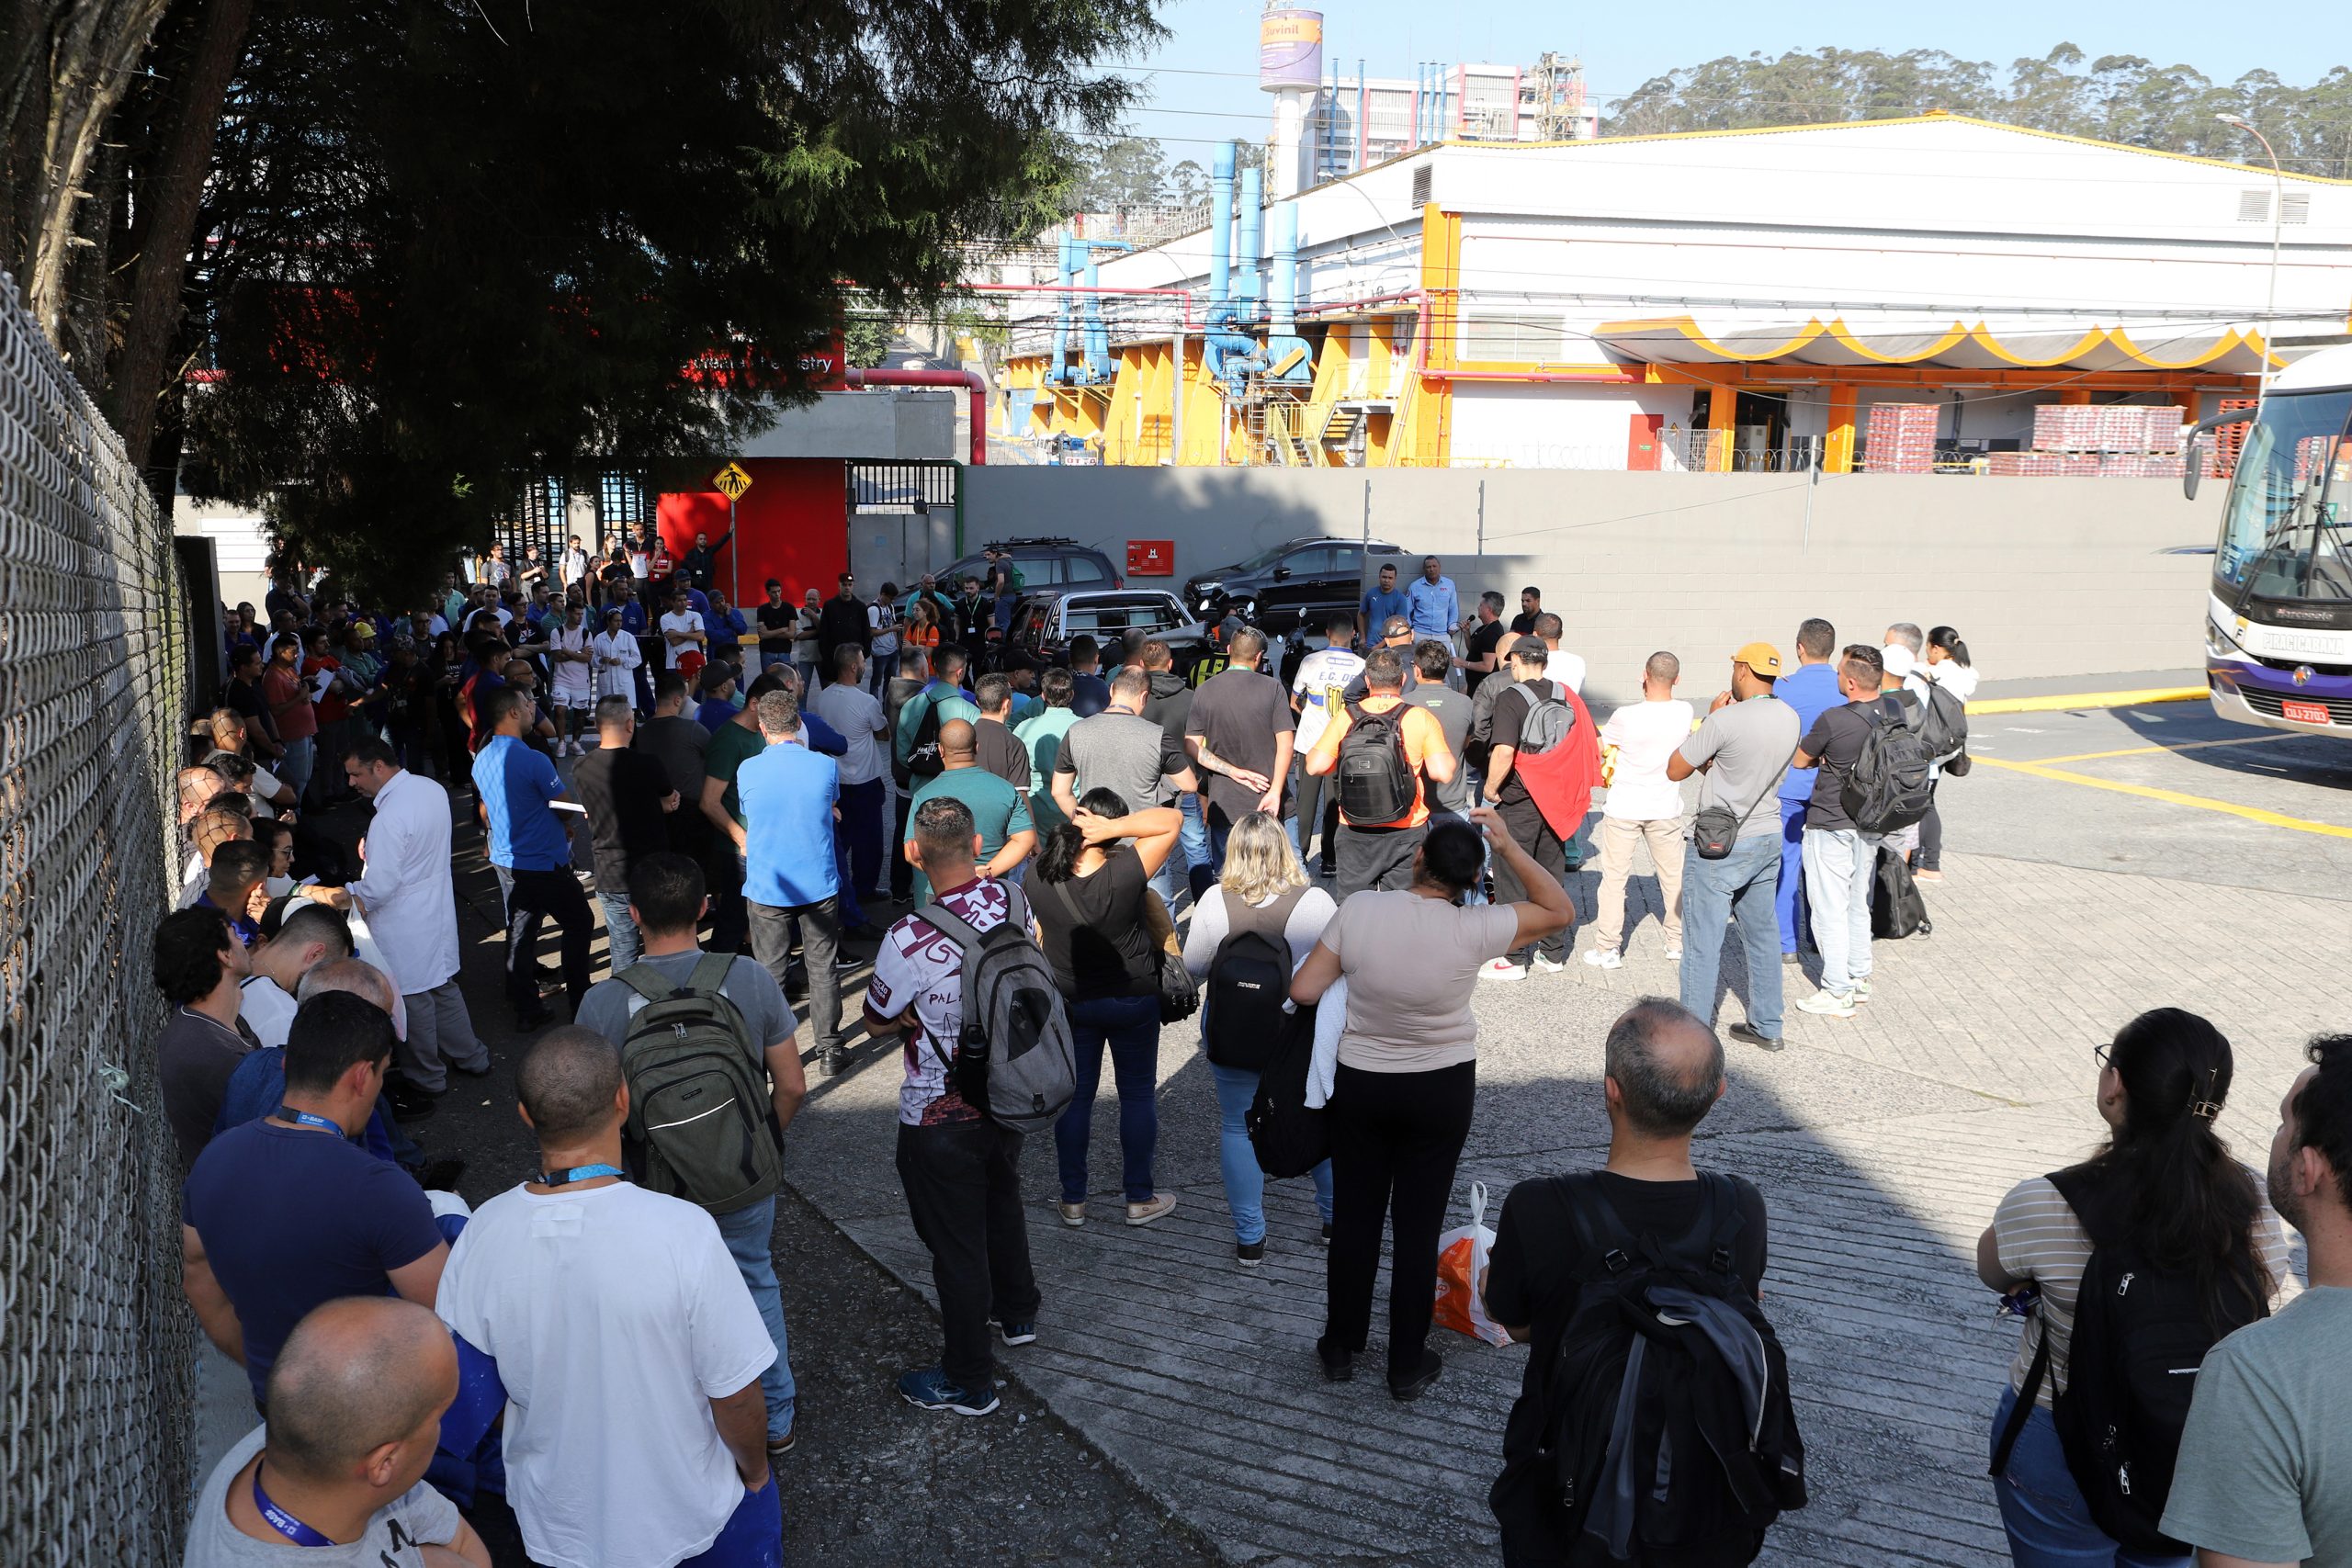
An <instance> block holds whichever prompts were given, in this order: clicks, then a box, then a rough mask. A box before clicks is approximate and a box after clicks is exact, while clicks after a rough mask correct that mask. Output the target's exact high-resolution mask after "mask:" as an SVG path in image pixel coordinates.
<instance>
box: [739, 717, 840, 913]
mask: <svg viewBox="0 0 2352 1568" xmlns="http://www.w3.org/2000/svg"><path fill="white" fill-rule="evenodd" d="M735 789H736V792H737V793H738V794H739V795H741V797H742V801H743V832H744V836H745V838H746V839H747V840H749V848H748V849H747V851H746V852H745V854H744V859H743V897H746V898H748V899H750V900H751V901H752V903H754V904H766V905H768V906H770V907H772V908H779V909H794V908H799V907H800V906H802V905H804V904H815V903H819V902H820V901H822V900H824V899H827V898H831V897H833V896H834V895H835V894H837V893H839V892H840V891H841V878H840V875H839V874H838V872H837V871H836V869H835V866H834V862H833V805H834V803H835V802H836V801H838V800H840V799H841V795H842V771H841V765H840V764H839V763H837V762H835V761H833V760H832V759H831V757H827V756H824V755H822V754H821V753H819V752H816V751H812V750H809V748H808V747H806V746H802V745H797V744H796V743H794V742H792V741H783V742H778V743H774V744H771V745H770V746H769V747H768V749H767V750H764V751H763V752H761V753H760V754H759V755H758V756H756V757H747V758H745V759H744V761H743V765H742V767H741V768H740V769H738V770H737V771H736V773H735Z"/></svg>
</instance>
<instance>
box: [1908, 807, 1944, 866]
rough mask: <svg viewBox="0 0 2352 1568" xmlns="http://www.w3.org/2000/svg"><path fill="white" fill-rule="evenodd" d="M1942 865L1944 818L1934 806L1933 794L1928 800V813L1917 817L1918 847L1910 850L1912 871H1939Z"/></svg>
mask: <svg viewBox="0 0 2352 1568" xmlns="http://www.w3.org/2000/svg"><path fill="white" fill-rule="evenodd" d="M1943 866H1944V818H1943V813H1942V812H1941V811H1939V810H1938V809H1937V808H1936V803H1935V799H1934V797H1933V796H1930V797H1929V798H1928V814H1927V815H1926V816H1925V817H1922V818H1919V847H1918V849H1917V850H1916V851H1914V852H1912V855H1911V869H1912V870H1914V871H1941V870H1942V869H1943Z"/></svg>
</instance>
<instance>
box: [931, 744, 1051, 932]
mask: <svg viewBox="0 0 2352 1568" xmlns="http://www.w3.org/2000/svg"><path fill="white" fill-rule="evenodd" d="M1089 722H1091V720H1090V721H1089ZM1076 732H1077V731H1076V729H1075V728H1073V729H1072V731H1071V733H1073V734H1075V733H1076ZM978 748H979V735H978V731H977V730H975V729H974V728H972V721H971V720H970V719H967V718H951V719H948V720H947V721H946V722H945V723H944V724H942V725H941V726H940V727H939V773H938V774H937V775H936V776H934V777H933V778H930V779H927V780H925V781H924V782H923V785H922V788H921V789H919V790H917V791H915V797H914V801H913V804H912V805H911V806H910V807H908V820H909V821H912V820H913V819H914V818H913V814H914V813H915V812H917V811H920V810H922V803H923V802H924V801H926V800H940V799H948V800H960V801H962V802H963V803H964V806H965V808H966V809H967V810H968V811H970V812H971V814H972V823H973V826H975V827H976V828H978V829H979V834H980V872H981V874H983V875H985V876H993V877H996V878H998V879H999V880H1001V881H1011V882H1014V883H1018V882H1019V881H1020V880H1021V873H1022V870H1023V866H1024V865H1025V864H1026V863H1027V862H1028V859H1029V852H1030V851H1031V850H1033V849H1035V848H1036V846H1037V827H1036V823H1035V821H1034V820H1033V819H1032V818H1031V817H1030V815H1029V792H1028V791H1027V790H1026V789H1015V788H1013V787H1012V784H1008V783H1006V782H1005V781H1004V780H1003V779H1001V778H1000V777H998V776H997V775H996V774H994V773H990V772H989V771H988V770H987V769H986V768H983V767H981V766H980V760H979V749H978ZM901 852H902V853H903V852H904V851H903V848H902V850H901ZM909 863H910V864H912V865H913V866H914V867H915V906H916V908H922V906H923V905H925V904H928V903H930V902H931V878H930V877H928V876H926V875H924V874H923V872H922V864H921V863H920V862H916V861H913V860H911V859H910V862H909Z"/></svg>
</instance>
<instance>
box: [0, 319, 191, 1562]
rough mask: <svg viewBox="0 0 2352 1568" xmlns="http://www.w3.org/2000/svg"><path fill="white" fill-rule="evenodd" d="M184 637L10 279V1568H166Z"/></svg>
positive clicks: (4, 1067)
mask: <svg viewBox="0 0 2352 1568" xmlns="http://www.w3.org/2000/svg"><path fill="white" fill-rule="evenodd" d="M186 641H187V619H186V612H185V607H184V602H183V599H182V597H181V594H180V591H179V588H178V585H177V573H176V569H175V565H174V558H173V554H172V546H171V529H170V525H169V524H168V523H167V522H166V521H165V520H164V519H163V518H161V517H159V516H158V515H157V513H156V509H155V504H154V502H153V499H152V498H151V497H150V495H149V494H148V491H147V489H146V487H145V486H144V485H143V484H141V481H140V477H139V474H138V472H137V470H136V469H134V468H132V467H131V466H130V463H129V462H127V461H126V460H125V459H124V457H123V454H122V448H121V445H120V443H119V442H118V441H117V440H116V438H115V434H114V432H113V431H112V430H110V429H109V428H107V424H106V423H105V421H103V420H102V419H100V418H99V416H98V412H97V410H96V408H95V407H94V406H93V405H92V404H91V402H90V400H89V399H88V398H87V397H86V396H85V395H84V393H83V391H82V389H81V388H80V387H79V386H78V385H76V384H75V382H74V379H73V378H72V377H71V376H70V375H69V374H68V373H67V371H66V369H65V367H64V365H63V364H62V362H61V361H60V360H59V358H58V356H57V355H56V353H55V351H54V350H53V349H52V348H51V345H50V344H49V342H48V340H47V339H46V338H44V337H42V336H41V334H40V331H39V330H38V329H37V328H36V327H35V326H34V325H33V322H32V319H31V318H30V317H28V316H27V315H26V314H25V313H24V311H23V310H21V309H19V308H18V305H17V286H16V284H15V282H14V280H12V279H10V278H9V277H7V276H6V275H5V274H0V1364H4V1365H5V1367H6V1382H7V1409H6V1420H5V1422H0V1497H5V1498H6V1502H5V1503H0V1562H6V1563H36V1562H44V1563H45V1562H90V1563H102V1562H103V1563H117V1562H120V1563H132V1562H137V1563H163V1562H177V1561H178V1559H179V1540H180V1536H181V1526H182V1521H183V1518H184V1517H185V1515H186V1511H187V1495H188V1459H189V1456H188V1433H189V1419H188V1388H189V1380H190V1374H191V1371H192V1360H191V1348H192V1345H191V1327H190V1325H191V1319H190V1317H189V1314H188V1313H187V1309H186V1308H185V1307H184V1306H183V1305H182V1304H181V1297H180V1288H179V1193H178V1181H177V1168H176V1165H175V1161H174V1159H173V1156H172V1148H171V1134H170V1131H169V1129H168V1128H167V1127H166V1126H165V1124H164V1117H163V1107H162V1101H161V1097H160V1095H159V1094H158V1091H157V1088H156V1081H155V1060H154V1042H155V1037H156V1034H157V1032H158V1031H159V1030H160V1029H161V1028H162V1026H163V1022H164V1009H163V1005H162V1003H161V1001H160V1000H159V999H158V998H157V996H156V993H155V990H154V987H153V985H152V984H151V983H150V979H149V959H148V944H149V941H150V937H151V933H152V932H153V929H154V924H155V920H156V919H157V918H158V916H159V915H160V914H161V913H162V912H163V911H164V910H165V909H167V908H170V906H171V901H172V896H173V894H174V893H175V892H176V890H177V889H176V874H177V868H176V859H177V855H176V851H175V848H174V842H175V838H176V824H175V818H176V812H175V807H174V804H173V802H171V801H170V800H167V799H166V795H165V792H166V789H167V788H168V787H169V785H170V782H171V778H172V773H173V765H174V764H175V762H176V761H178V757H177V747H178V745H179V740H178V734H177V732H178V731H180V730H181V729H183V728H185V727H186V726H185V716H186V712H187V691H186V686H187V678H186V674H185V671H186V669H187V661H186V659H185V658H184V657H183V655H184V653H185V651H186V649H185V644H186Z"/></svg>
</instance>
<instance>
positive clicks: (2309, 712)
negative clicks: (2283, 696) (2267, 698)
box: [2278, 702, 2331, 724]
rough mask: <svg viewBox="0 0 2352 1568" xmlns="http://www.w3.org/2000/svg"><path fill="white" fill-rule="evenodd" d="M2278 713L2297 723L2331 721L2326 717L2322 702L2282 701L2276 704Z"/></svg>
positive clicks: (2324, 722) (2323, 722)
mask: <svg viewBox="0 0 2352 1568" xmlns="http://www.w3.org/2000/svg"><path fill="white" fill-rule="evenodd" d="M2278 713H2279V716H2280V717H2282V718H2291V719H2293V720H2294V721H2295V722H2296V723H2297V724H2326V723H2329V722H2331V721H2330V719H2329V717H2328V713H2327V705H2326V704H2324V703H2297V702H2282V703H2280V704H2279V705H2278Z"/></svg>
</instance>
